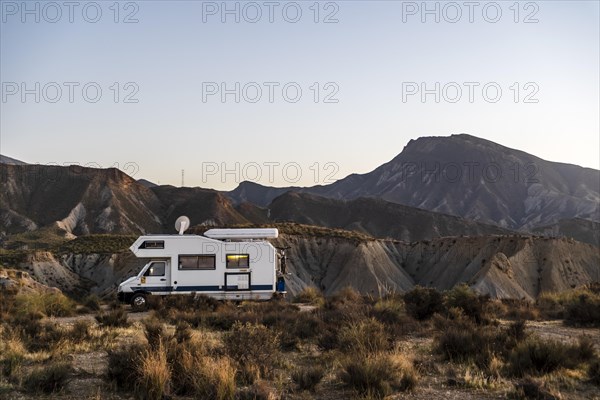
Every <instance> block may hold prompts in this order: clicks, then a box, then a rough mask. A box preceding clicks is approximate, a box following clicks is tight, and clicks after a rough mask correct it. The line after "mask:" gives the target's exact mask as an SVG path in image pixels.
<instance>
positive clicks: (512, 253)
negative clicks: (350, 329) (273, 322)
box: [280, 235, 600, 300]
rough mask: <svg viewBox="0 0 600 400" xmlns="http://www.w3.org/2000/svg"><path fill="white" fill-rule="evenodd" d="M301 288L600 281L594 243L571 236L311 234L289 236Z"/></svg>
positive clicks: (492, 291) (524, 287)
mask: <svg viewBox="0 0 600 400" xmlns="http://www.w3.org/2000/svg"><path fill="white" fill-rule="evenodd" d="M280 244H281V245H285V246H290V247H291V249H290V250H289V254H290V265H291V270H292V271H293V272H294V275H295V277H294V278H292V279H291V280H290V285H291V286H292V288H293V290H294V291H296V290H298V289H299V288H301V287H303V286H304V285H307V284H309V285H313V286H316V287H318V288H320V289H321V290H323V291H324V292H325V293H326V294H331V293H334V292H335V291H337V290H339V289H340V288H342V287H344V286H352V287H355V288H357V289H358V290H360V291H361V292H362V293H371V294H375V295H377V294H380V293H387V292H389V291H399V292H403V291H405V290H408V289H410V288H411V287H413V286H414V285H415V284H419V285H421V286H431V287H435V288H437V289H439V290H448V289H451V288H452V287H454V286H455V285H457V284H460V283H468V284H469V285H470V286H471V287H473V288H474V289H476V290H477V291H479V292H481V293H484V294H489V295H490V296H491V297H493V298H519V299H521V298H525V299H528V300H532V299H535V298H536V297H537V296H538V295H539V294H540V293H542V292H557V291H562V290H566V289H569V288H572V287H576V286H580V285H583V284H587V283H590V282H592V281H595V280H598V279H600V254H599V252H598V250H597V248H595V247H593V246H591V245H589V244H584V243H580V242H576V241H574V240H571V239H565V238H563V239H548V238H541V237H531V236H517V235H503V236H489V237H475V238H469V237H447V238H440V239H436V240H432V241H420V242H413V243H402V242H393V241H384V240H375V241H366V242H365V241H362V242H352V243H349V242H348V241H344V240H342V239H315V238H312V239H310V240H307V239H305V238H300V237H293V236H292V237H288V236H285V237H283V238H282V239H281V243H280Z"/></svg>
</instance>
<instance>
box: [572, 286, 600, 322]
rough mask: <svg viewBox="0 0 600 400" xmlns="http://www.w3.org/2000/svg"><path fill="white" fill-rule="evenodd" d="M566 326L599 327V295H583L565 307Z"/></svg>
mask: <svg viewBox="0 0 600 400" xmlns="http://www.w3.org/2000/svg"><path fill="white" fill-rule="evenodd" d="M565 323H566V324H568V325H581V326H600V295H595V294H591V293H583V294H580V295H579V296H577V298H576V299H573V301H571V302H570V303H569V304H567V305H566V309H565Z"/></svg>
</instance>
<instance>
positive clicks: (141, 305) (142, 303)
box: [131, 293, 148, 311]
mask: <svg viewBox="0 0 600 400" xmlns="http://www.w3.org/2000/svg"><path fill="white" fill-rule="evenodd" d="M131 307H132V308H133V311H145V310H146V309H147V308H148V299H147V298H146V295H145V294H144V293H136V294H134V295H133V297H132V298H131Z"/></svg>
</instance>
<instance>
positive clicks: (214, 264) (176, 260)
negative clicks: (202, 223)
mask: <svg viewBox="0 0 600 400" xmlns="http://www.w3.org/2000/svg"><path fill="white" fill-rule="evenodd" d="M277 236H278V231H277V229H211V230H208V231H206V232H205V233H204V236H200V235H182V234H180V235H145V236H140V237H139V238H138V239H137V240H136V241H135V243H133V245H131V247H130V248H129V249H130V250H131V251H132V252H133V253H134V254H135V255H136V256H137V257H139V258H145V259H148V260H149V261H148V263H147V264H146V265H145V266H144V267H143V268H142V269H141V271H140V272H139V273H138V274H137V275H136V276H134V277H131V278H129V279H127V280H125V281H124V282H123V283H121V284H120V285H119V289H118V298H119V300H121V301H123V302H127V303H131V304H132V305H133V306H134V307H136V308H143V307H145V306H146V303H147V297H148V296H149V295H160V296H164V295H175V294H192V293H197V294H205V295H207V296H210V297H213V298H217V299H223V300H268V299H270V298H272V297H273V296H274V295H278V294H285V284H284V281H283V274H282V273H281V271H280V265H281V260H280V255H279V254H278V252H277V249H275V247H273V245H272V244H271V243H269V242H268V241H267V240H266V239H273V238H276V237H277Z"/></svg>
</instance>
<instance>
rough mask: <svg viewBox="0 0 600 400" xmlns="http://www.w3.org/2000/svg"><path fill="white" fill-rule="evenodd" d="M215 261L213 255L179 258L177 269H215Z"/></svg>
mask: <svg viewBox="0 0 600 400" xmlns="http://www.w3.org/2000/svg"><path fill="white" fill-rule="evenodd" d="M215 260H216V256H215V255H214V254H200V255H189V256H179V269H183V270H194V269H215V266H216V262H215Z"/></svg>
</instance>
